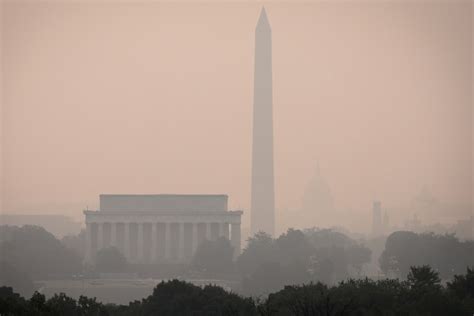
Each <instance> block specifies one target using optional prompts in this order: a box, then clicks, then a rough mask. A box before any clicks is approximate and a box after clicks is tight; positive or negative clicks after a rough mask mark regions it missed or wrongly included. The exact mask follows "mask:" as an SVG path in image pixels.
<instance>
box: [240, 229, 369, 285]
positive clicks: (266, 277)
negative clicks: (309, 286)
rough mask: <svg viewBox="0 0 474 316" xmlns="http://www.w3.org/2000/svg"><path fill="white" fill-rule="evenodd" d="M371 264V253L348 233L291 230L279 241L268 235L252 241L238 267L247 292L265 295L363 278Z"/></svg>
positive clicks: (259, 236)
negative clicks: (363, 270)
mask: <svg viewBox="0 0 474 316" xmlns="http://www.w3.org/2000/svg"><path fill="white" fill-rule="evenodd" d="M369 261H370V250H369V249H368V248H366V247H364V246H362V245H360V244H359V243H357V242H356V241H354V240H352V239H350V238H349V237H347V236H345V235H344V234H341V233H338V232H333V231H331V230H316V229H312V230H306V231H305V233H303V232H302V231H300V230H294V229H289V230H288V231H287V232H286V233H285V234H282V235H281V236H280V237H278V238H277V239H272V238H271V237H270V236H269V235H267V234H265V233H258V234H256V235H255V236H254V237H252V238H250V239H249V240H248V244H247V247H246V248H245V249H244V250H243V252H242V254H241V255H240V257H239V258H238V260H237V267H238V268H239V271H240V272H241V273H242V274H243V276H244V280H243V283H242V286H243V289H244V292H245V293H246V294H263V293H268V292H271V291H275V290H278V289H279V288H281V287H283V286H284V285H288V284H301V283H303V282H308V281H309V280H318V281H322V282H324V283H327V284H332V283H334V282H335V281H337V280H343V279H346V278H347V277H349V276H351V275H359V274H360V270H361V268H362V266H363V264H365V263H367V262H369ZM351 272H352V273H351Z"/></svg>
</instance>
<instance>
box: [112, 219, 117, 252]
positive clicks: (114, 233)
mask: <svg viewBox="0 0 474 316" xmlns="http://www.w3.org/2000/svg"><path fill="white" fill-rule="evenodd" d="M110 245H111V246H112V247H116V248H118V247H117V223H114V222H112V223H110Z"/></svg>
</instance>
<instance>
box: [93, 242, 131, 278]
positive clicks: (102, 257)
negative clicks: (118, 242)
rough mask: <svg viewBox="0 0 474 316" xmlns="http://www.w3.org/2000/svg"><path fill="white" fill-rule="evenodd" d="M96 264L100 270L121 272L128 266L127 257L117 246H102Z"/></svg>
mask: <svg viewBox="0 0 474 316" xmlns="http://www.w3.org/2000/svg"><path fill="white" fill-rule="evenodd" d="M95 266H96V269H97V271H100V272H121V271H124V270H125V268H126V267H127V259H126V258H125V256H124V255H123V254H122V253H121V252H120V250H118V249H117V248H115V247H107V248H102V249H100V250H99V251H98V252H97V255H96V261H95Z"/></svg>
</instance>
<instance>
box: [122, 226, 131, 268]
mask: <svg viewBox="0 0 474 316" xmlns="http://www.w3.org/2000/svg"><path fill="white" fill-rule="evenodd" d="M123 230H124V235H125V236H124V238H123V243H124V248H125V249H124V255H125V258H127V261H128V262H131V261H132V260H131V259H132V258H130V223H128V222H125V223H123Z"/></svg>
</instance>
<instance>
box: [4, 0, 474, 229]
mask: <svg viewBox="0 0 474 316" xmlns="http://www.w3.org/2000/svg"><path fill="white" fill-rule="evenodd" d="M1 7H2V8H1V10H2V13H1V14H2V16H1V33H2V34H1V35H2V40H1V67H2V71H1V73H2V78H1V80H2V88H3V89H2V90H3V91H2V92H3V93H2V112H1V113H2V117H1V124H2V126H1V130H2V137H3V139H2V148H1V154H2V166H3V170H2V175H1V176H2V179H1V183H2V185H3V191H2V192H3V197H2V198H3V203H2V204H3V212H8V213H33V212H37V213H50V214H63V215H72V216H74V217H75V218H80V217H81V214H82V213H81V212H82V209H84V208H85V207H86V206H88V207H89V208H91V209H93V208H96V207H97V205H98V202H99V201H98V200H97V196H98V195H99V194H101V193H143V194H147V193H216V194H220V193H222V194H228V195H229V198H230V200H229V203H230V205H229V207H230V208H231V209H235V208H241V209H244V211H246V212H244V223H246V224H244V225H247V226H248V221H249V217H248V215H249V212H248V211H249V210H250V182H251V181H250V176H251V148H252V145H251V144H252V136H251V135H252V134H251V132H252V96H253V67H254V64H253V62H254V30H255V21H257V19H258V16H259V13H260V10H261V7H262V4H261V3H247V2H232V3H205V4H203V3H169V2H168V3H165V2H162V3H151V2H144V3H141V4H130V3H123V2H121V3H118V2H112V1H110V2H103V1H85V2H73V3H64V2H62V1H55V2H48V3H47V2H25V1H7V2H2V4H1ZM265 8H266V10H267V13H268V14H269V16H271V23H272V30H273V32H272V33H273V90H274V94H273V97H274V100H273V106H274V137H275V143H274V155H275V156H274V157H275V198H276V202H275V203H276V209H277V210H279V211H282V210H285V209H288V210H291V209H297V208H300V207H301V204H302V198H303V195H304V191H305V187H306V186H307V184H308V182H309V181H310V180H311V176H312V174H313V173H314V170H315V168H316V161H319V164H320V167H321V173H322V174H323V175H324V178H325V179H326V180H327V182H328V185H329V186H330V188H331V193H332V197H333V201H334V207H335V208H337V209H338V210H347V212H348V214H347V216H345V217H344V218H342V219H341V221H346V222H348V223H353V224H354V225H356V226H357V227H360V226H361V225H366V224H367V225H366V226H367V227H369V226H370V214H371V208H372V202H373V201H374V200H380V201H382V203H383V205H384V206H387V207H398V206H406V205H408V204H409V203H410V200H411V199H412V198H413V197H414V196H415V195H417V194H419V193H420V192H421V191H422V189H423V188H424V187H427V188H428V189H429V191H430V192H432V194H433V195H434V196H435V197H436V198H437V199H439V200H440V201H445V202H446V203H452V204H469V203H472V197H473V195H474V194H473V185H472V178H473V165H472V145H473V138H472V135H473V129H472V119H473V111H472V100H473V95H472V93H473V82H472V69H473V68H472V65H473V63H472V55H473V48H472V37H473V29H472V14H473V13H472V4H471V2H470V1H450V2H449V3H448V2H416V3H415V2H414V3H409V2H405V1H400V2H397V3H395V2H384V3H375V2H361V1H355V2H354V3H353V2H350V3H348V2H336V3H332V2H331V3H329V2H314V3H312V2H295V3H293V2H291V3H290V2H271V3H265ZM277 214H278V212H277ZM287 215H288V214H287ZM362 215H363V216H368V217H367V218H366V219H365V222H364V221H363V220H364V218H363V216H362ZM311 224H312V225H311V226H314V225H317V224H318V223H311Z"/></svg>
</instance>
